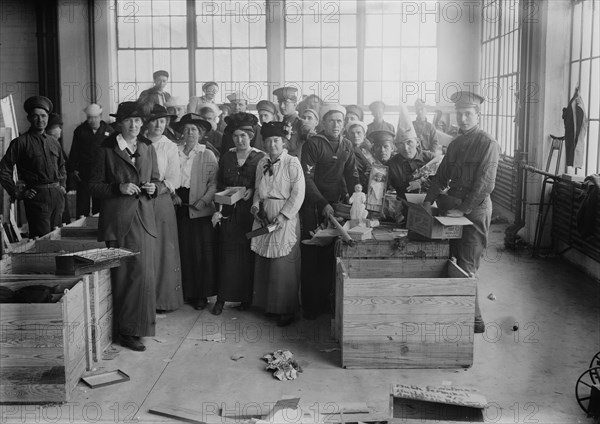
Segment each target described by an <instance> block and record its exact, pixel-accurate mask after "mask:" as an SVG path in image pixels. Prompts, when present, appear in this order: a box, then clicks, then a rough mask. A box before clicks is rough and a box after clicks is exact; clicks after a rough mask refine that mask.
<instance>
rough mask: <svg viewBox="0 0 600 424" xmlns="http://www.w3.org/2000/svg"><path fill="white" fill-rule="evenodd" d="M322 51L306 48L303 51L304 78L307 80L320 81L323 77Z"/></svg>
mask: <svg viewBox="0 0 600 424" xmlns="http://www.w3.org/2000/svg"><path fill="white" fill-rule="evenodd" d="M320 57H321V52H320V51H319V49H304V51H303V70H304V72H303V79H304V80H305V81H319V80H320V79H321V73H320V70H321V60H320Z"/></svg>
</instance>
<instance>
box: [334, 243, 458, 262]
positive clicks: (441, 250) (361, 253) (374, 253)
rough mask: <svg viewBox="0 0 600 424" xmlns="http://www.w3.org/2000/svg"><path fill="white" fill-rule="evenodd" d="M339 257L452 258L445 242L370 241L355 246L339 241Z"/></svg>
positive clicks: (448, 246)
mask: <svg viewBox="0 0 600 424" xmlns="http://www.w3.org/2000/svg"><path fill="white" fill-rule="evenodd" d="M336 243H337V246H336V252H337V256H339V257H342V258H344V259H355V258H382V259H387V258H389V259H393V258H410V259H415V258H420V259H424V258H445V259H448V258H449V257H450V244H449V243H448V241H447V240H445V241H431V242H413V241H409V242H408V243H402V242H399V243H396V242H394V241H377V240H368V241H363V242H359V243H356V244H355V245H353V246H350V245H347V244H346V243H343V242H342V241H341V240H339V241H337V242H336Z"/></svg>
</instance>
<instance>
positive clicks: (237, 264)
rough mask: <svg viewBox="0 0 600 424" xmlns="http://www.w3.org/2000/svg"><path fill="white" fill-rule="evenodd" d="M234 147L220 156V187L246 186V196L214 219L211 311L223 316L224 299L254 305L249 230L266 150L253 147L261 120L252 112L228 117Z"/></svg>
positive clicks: (225, 206) (242, 308)
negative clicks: (214, 289) (215, 251)
mask: <svg viewBox="0 0 600 424" xmlns="http://www.w3.org/2000/svg"><path fill="white" fill-rule="evenodd" d="M225 119H226V121H227V128H228V131H229V133H230V134H231V136H232V139H233V143H234V145H235V147H233V148H231V149H229V150H227V151H226V152H224V153H223V154H222V155H221V158H220V159H219V171H218V176H217V189H218V190H219V191H221V190H225V189H226V188H227V187H244V196H243V198H242V199H241V200H239V201H238V202H237V203H236V204H234V205H222V207H223V208H222V210H221V212H219V213H217V214H215V216H214V217H213V222H215V223H217V222H219V224H218V225H219V226H220V227H219V243H218V245H219V252H218V259H217V264H218V265H217V266H218V273H217V274H218V278H219V280H218V281H219V282H218V295H217V301H216V303H215V306H214V307H213V310H212V313H213V314H215V315H220V314H221V313H222V312H223V306H224V305H225V302H241V305H240V306H239V308H240V310H245V309H247V308H249V307H250V305H251V304H252V293H253V284H254V254H253V253H252V250H250V241H249V240H248V239H247V238H246V233H248V232H250V231H252V223H253V221H254V219H253V217H252V214H251V213H250V208H251V207H252V197H253V195H254V187H255V182H256V169H257V166H258V162H260V160H261V159H262V158H263V156H264V155H265V153H264V152H262V151H260V150H258V149H256V148H254V147H252V146H251V145H250V142H251V141H252V140H253V139H254V135H255V133H254V131H255V128H256V124H257V122H258V119H257V118H256V116H254V115H252V114H250V113H236V114H233V115H231V116H228V117H227V118H225Z"/></svg>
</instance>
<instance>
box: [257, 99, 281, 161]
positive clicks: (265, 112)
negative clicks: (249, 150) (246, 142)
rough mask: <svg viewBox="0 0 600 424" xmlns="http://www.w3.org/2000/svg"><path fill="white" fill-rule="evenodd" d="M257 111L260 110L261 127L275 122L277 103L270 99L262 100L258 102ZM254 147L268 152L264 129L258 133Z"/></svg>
mask: <svg viewBox="0 0 600 424" xmlns="http://www.w3.org/2000/svg"><path fill="white" fill-rule="evenodd" d="M256 111H257V112H258V121H259V122H260V125H261V128H262V126H263V125H264V124H266V123H269V122H273V121H275V120H276V118H277V106H275V103H273V102H271V101H269V100H261V101H259V102H258V103H257V104H256ZM254 147H256V148H257V149H258V150H262V151H263V152H265V153H267V150H266V147H265V144H264V139H263V136H262V130H261V131H260V132H259V133H258V134H257V135H256V140H255V141H254Z"/></svg>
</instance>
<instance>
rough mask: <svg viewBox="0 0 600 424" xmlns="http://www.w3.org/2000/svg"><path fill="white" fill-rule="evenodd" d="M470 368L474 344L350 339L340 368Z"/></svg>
mask: <svg viewBox="0 0 600 424" xmlns="http://www.w3.org/2000/svg"><path fill="white" fill-rule="evenodd" d="M472 364H473V343H472V341H471V342H463V341H459V342H451V341H442V342H439V343H423V342H422V341H421V340H420V338H418V339H416V340H410V339H407V340H406V341H401V340H400V341H397V340H389V339H388V338H387V337H386V336H381V337H380V338H379V340H374V338H373V337H369V339H368V340H360V339H356V338H355V339H353V340H350V341H347V342H346V341H345V342H344V345H343V349H342V365H343V366H344V367H347V368H458V367H469V366H471V365H472Z"/></svg>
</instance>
